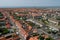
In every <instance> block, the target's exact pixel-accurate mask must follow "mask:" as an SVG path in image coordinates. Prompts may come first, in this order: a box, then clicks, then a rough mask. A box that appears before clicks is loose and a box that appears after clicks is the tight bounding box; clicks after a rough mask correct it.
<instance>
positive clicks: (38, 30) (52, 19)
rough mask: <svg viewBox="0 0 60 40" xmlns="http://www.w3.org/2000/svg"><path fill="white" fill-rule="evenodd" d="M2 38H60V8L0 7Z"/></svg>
mask: <svg viewBox="0 0 60 40" xmlns="http://www.w3.org/2000/svg"><path fill="white" fill-rule="evenodd" d="M0 40H60V8H0Z"/></svg>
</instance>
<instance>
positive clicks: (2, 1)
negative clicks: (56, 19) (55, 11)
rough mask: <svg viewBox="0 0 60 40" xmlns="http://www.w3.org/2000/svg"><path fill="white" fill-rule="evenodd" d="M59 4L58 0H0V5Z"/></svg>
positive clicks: (59, 0)
mask: <svg viewBox="0 0 60 40" xmlns="http://www.w3.org/2000/svg"><path fill="white" fill-rule="evenodd" d="M28 6H30V7H32V6H37V7H38V6H60V0H0V7H28Z"/></svg>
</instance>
